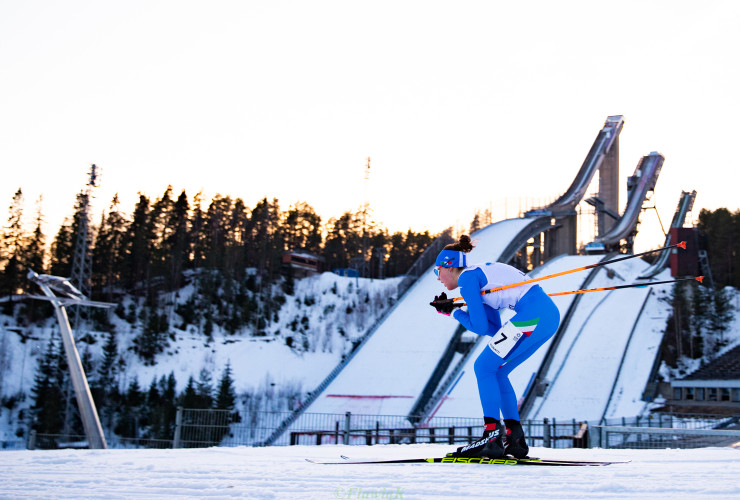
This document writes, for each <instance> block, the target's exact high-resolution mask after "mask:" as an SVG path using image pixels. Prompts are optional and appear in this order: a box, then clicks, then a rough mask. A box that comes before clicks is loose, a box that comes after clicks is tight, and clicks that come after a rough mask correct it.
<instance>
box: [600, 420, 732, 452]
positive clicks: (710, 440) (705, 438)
mask: <svg viewBox="0 0 740 500" xmlns="http://www.w3.org/2000/svg"><path fill="white" fill-rule="evenodd" d="M592 435H593V436H594V437H593V438H592V443H591V444H592V446H593V447H599V448H639V449H655V448H658V449H663V448H682V449H688V448H704V447H707V446H730V445H733V444H735V443H740V430H714V429H669V428H660V427H623V426H611V427H610V426H602V425H597V426H595V432H593V433H592Z"/></svg>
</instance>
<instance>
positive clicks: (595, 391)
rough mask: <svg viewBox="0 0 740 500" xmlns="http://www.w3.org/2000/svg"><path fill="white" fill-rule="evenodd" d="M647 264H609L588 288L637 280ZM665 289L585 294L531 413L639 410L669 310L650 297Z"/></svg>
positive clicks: (595, 417) (593, 414)
mask: <svg viewBox="0 0 740 500" xmlns="http://www.w3.org/2000/svg"><path fill="white" fill-rule="evenodd" d="M648 267H649V265H648V264H647V263H646V262H645V261H643V260H640V259H632V260H627V261H622V262H618V263H615V264H611V265H609V266H605V267H604V268H601V269H599V271H598V272H597V274H596V276H595V277H594V279H593V281H592V282H591V283H590V284H589V288H599V287H609V286H616V285H621V284H630V283H634V282H636V280H637V278H638V276H640V274H641V273H643V272H644V271H645V270H646V269H647V268H648ZM607 268H608V269H611V270H612V271H613V273H610V272H607ZM669 286H670V285H669ZM667 290H669V288H666V286H665V285H664V286H652V287H645V288H628V289H622V290H611V291H603V292H594V293H587V294H584V295H583V296H582V298H581V302H580V304H579V306H578V309H577V310H576V311H575V314H574V316H573V318H572V319H571V322H570V324H569V325H568V328H567V330H566V331H565V332H563V336H562V339H561V341H560V344H559V346H558V349H557V351H556V352H555V354H554V357H553V359H552V362H551V363H550V366H549V368H548V370H547V373H546V374H545V376H544V379H545V382H546V384H547V388H546V390H545V393H544V395H543V396H541V397H537V398H536V400H535V401H534V404H533V405H532V410H531V412H530V414H528V415H527V418H529V419H542V418H545V417H547V418H555V419H558V418H561V419H566V418H567V419H571V418H579V419H581V420H588V421H600V420H601V419H602V418H604V417H605V416H611V415H619V416H623V415H625V414H624V413H619V414H618V412H619V411H628V414H630V415H635V414H639V413H640V412H641V411H642V410H643V409H644V403H642V402H641V393H642V391H643V390H644V388H645V385H646V383H647V382H648V377H649V371H650V367H651V366H652V364H653V361H654V359H655V355H656V353H657V349H658V346H659V345H660V341H661V338H662V331H663V328H664V326H665V321H666V314H667V310H666V309H665V308H663V307H661V306H660V304H659V303H658V302H656V298H655V297H651V296H652V295H654V294H661V293H662V294H665V293H667ZM607 412H608V413H609V414H610V415H607Z"/></svg>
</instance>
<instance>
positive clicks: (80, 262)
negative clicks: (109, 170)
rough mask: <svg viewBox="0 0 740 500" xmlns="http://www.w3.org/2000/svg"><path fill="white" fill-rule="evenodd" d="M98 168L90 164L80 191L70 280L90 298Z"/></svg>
mask: <svg viewBox="0 0 740 500" xmlns="http://www.w3.org/2000/svg"><path fill="white" fill-rule="evenodd" d="M99 173H100V172H99V169H98V167H96V166H95V164H94V163H93V164H92V165H91V166H90V173H89V174H88V175H89V176H88V182H87V185H85V189H84V190H83V191H82V192H81V193H80V195H79V200H80V207H79V209H78V218H79V221H78V224H79V225H78V227H77V235H76V239H75V246H74V256H73V258H72V272H71V276H70V282H71V283H72V285H73V286H74V287H75V288H77V290H79V291H80V292H82V294H83V295H84V296H85V297H86V298H90V275H91V274H92V241H91V237H90V214H89V212H90V201H91V198H92V191H93V188H95V187H97V181H98V176H99ZM80 309H81V308H80V306H74V307H72V311H71V312H72V326H73V328H74V329H75V330H77V329H78V327H79V323H80Z"/></svg>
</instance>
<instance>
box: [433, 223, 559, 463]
mask: <svg viewBox="0 0 740 500" xmlns="http://www.w3.org/2000/svg"><path fill="white" fill-rule="evenodd" d="M471 250H473V243H472V242H471V241H470V237H469V236H467V235H463V236H461V237H460V239H459V241H458V242H457V243H452V244H450V245H447V246H446V247H444V249H443V250H442V251H441V252H440V253H439V255H438V256H437V260H436V262H435V265H434V266H435V267H434V272H435V274H437V279H438V280H439V281H440V282H441V283H442V285H444V287H445V288H446V289H447V290H454V289H456V288H458V287H459V288H460V294H461V295H462V298H463V299H464V300H465V304H466V306H467V311H464V310H462V309H455V307H454V305H453V302H452V301H451V300H448V299H447V294H446V293H444V292H443V293H442V294H440V295H438V296H436V297H435V298H434V301H433V302H431V305H432V306H434V308H435V309H436V310H437V312H438V313H440V314H444V315H447V316H449V315H452V317H453V318H455V319H456V320H457V321H458V322H460V324H461V325H462V326H463V327H465V328H466V329H467V330H470V331H471V332H473V333H476V334H478V335H486V336H490V337H491V339H490V340H489V341H488V346H487V347H486V348H485V349H484V350H483V352H482V353H481V354H480V356H478V359H477V360H476V361H475V365H474V368H475V377H476V379H477V382H478V394H479V395H480V401H481V406H482V407H483V421H484V432H483V437H482V438H481V439H479V440H477V441H475V442H473V443H471V444H469V445H467V446H463V447H460V448H458V449H457V451H456V452H455V453H452V454H451V455H453V456H461V457H487V458H503V457H504V456H506V455H511V456H513V457H516V458H524V457H526V456H527V453H529V447H528V446H527V443H526V441H525V438H524V431H523V429H522V425H521V423H520V421H519V409H518V408H517V396H516V394H515V393H514V389H513V387H512V386H511V382H510V381H509V373H511V371H512V370H514V369H515V368H516V367H517V366H519V365H520V364H521V363H522V362H523V361H524V360H526V359H527V358H529V357H530V356H531V355H532V354H534V352H535V351H536V350H537V349H539V348H540V347H541V346H542V344H544V343H545V342H546V341H547V340H548V339H549V338H550V337H552V336H553V335H554V334H555V332H556V331H557V329H558V325H559V324H560V311H558V308H557V306H556V305H555V303H554V302H553V301H552V299H551V298H550V297H549V296H548V295H547V294H546V293H545V292H544V290H542V288H541V287H540V286H539V285H537V284H532V283H530V284H527V285H521V286H516V287H512V288H507V289H505V290H500V291H498V292H493V293H487V294H481V292H482V291H484V290H490V289H492V288H498V287H500V286H505V285H511V284H514V283H520V282H522V281H527V280H529V279H530V278H529V276H527V275H526V274H525V273H523V272H521V271H519V270H518V269H516V268H514V267H512V266H509V265H507V264H502V263H500V262H494V263H487V264H482V265H472V266H469V265H468V264H467V254H468V253H469V252H470V251H471ZM504 308H509V309H512V310H513V311H514V312H515V314H514V316H513V317H512V318H511V319H510V320H509V321H507V322H506V323H505V324H503V325H502V324H501V316H500V314H499V310H500V309H504ZM502 416H503V421H504V426H505V427H506V438H505V439H504V436H502V433H501V431H502V429H501V427H502V425H501V417H502Z"/></svg>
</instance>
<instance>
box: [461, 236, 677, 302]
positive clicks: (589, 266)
mask: <svg viewBox="0 0 740 500" xmlns="http://www.w3.org/2000/svg"><path fill="white" fill-rule="evenodd" d="M676 247H678V248H683V249H684V250H686V242H685V241H680V242H678V243H676V244H674V245H668V246H665V247H661V248H656V249H655V250H648V251H647V252H641V253H636V254H634V255H627V256H625V257H619V258H618V259H612V260H608V261H606V262H597V263H596V264H590V265H588V266H583V267H577V268H575V269H569V270H568V271H561V272H559V273H555V274H548V275H547V276H542V277H541V278H533V279H531V280H526V281H522V282H519V283H512V284H510V285H503V286H499V287H496V288H491V289H490V290H483V291H481V293H480V294H481V295H485V294H487V293H494V292H500V291H501V290H506V289H508V288H514V287H517V286H522V285H528V284H530V283H536V282H537V281H544V280H549V279H551V278H557V277H558V276H565V275H566V274H572V273H577V272H578V271H585V270H587V269H593V268H595V267H601V266H606V265H607V264H614V263H615V262H621V261H623V260H627V259H634V258H635V257H641V256H643V255H647V254H651V253H656V252H662V251H664V250H670V249H671V248H676ZM448 300H452V301H453V302H458V301H460V300H462V297H455V298H454V299H448Z"/></svg>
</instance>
